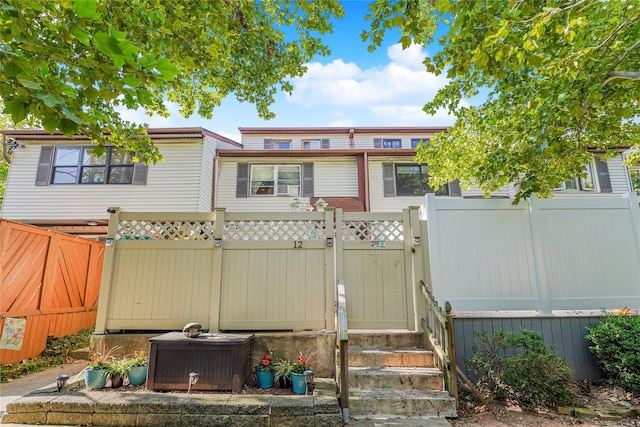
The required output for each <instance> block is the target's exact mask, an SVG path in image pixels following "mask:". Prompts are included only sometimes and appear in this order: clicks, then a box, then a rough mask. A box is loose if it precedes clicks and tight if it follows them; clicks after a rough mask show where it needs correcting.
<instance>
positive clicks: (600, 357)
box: [586, 314, 640, 393]
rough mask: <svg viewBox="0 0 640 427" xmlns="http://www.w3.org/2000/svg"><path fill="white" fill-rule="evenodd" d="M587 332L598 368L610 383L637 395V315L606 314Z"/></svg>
mask: <svg viewBox="0 0 640 427" xmlns="http://www.w3.org/2000/svg"><path fill="white" fill-rule="evenodd" d="M587 330H588V331H589V333H588V334H587V336H586V339H587V340H589V341H591V342H592V343H593V345H592V346H591V347H589V349H590V350H591V352H592V353H593V355H594V356H595V358H596V362H597V363H598V366H600V368H602V370H603V371H604V372H605V373H606V374H607V376H608V377H609V378H610V379H611V380H612V381H613V382H614V383H616V384H618V385H620V386H622V387H624V388H626V389H627V390H629V391H632V392H634V393H638V392H640V315H625V314H621V315H614V314H608V315H606V316H604V317H603V318H602V320H601V321H600V322H599V323H597V324H595V325H591V326H588V327H587Z"/></svg>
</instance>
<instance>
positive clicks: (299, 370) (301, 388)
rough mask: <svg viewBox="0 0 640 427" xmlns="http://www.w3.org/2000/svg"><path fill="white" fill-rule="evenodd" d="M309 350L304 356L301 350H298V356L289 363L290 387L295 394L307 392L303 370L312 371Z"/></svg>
mask: <svg viewBox="0 0 640 427" xmlns="http://www.w3.org/2000/svg"><path fill="white" fill-rule="evenodd" d="M310 360H311V352H309V353H308V354H307V355H306V356H304V355H303V354H302V352H301V351H299V352H298V358H297V359H296V361H295V362H293V363H292V364H291V374H290V375H291V387H292V388H293V392H294V393H295V394H306V393H307V381H306V378H305V375H304V373H305V371H312V369H311V365H310Z"/></svg>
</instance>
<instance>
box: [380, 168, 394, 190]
mask: <svg viewBox="0 0 640 427" xmlns="http://www.w3.org/2000/svg"><path fill="white" fill-rule="evenodd" d="M382 186H383V189H384V197H395V196H396V180H395V177H394V176H393V163H383V164H382Z"/></svg>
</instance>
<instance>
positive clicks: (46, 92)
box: [0, 0, 343, 163]
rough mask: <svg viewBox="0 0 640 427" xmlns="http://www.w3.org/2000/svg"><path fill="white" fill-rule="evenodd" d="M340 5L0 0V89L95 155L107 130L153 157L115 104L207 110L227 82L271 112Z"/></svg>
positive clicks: (16, 112)
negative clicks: (86, 143)
mask: <svg viewBox="0 0 640 427" xmlns="http://www.w3.org/2000/svg"><path fill="white" fill-rule="evenodd" d="M342 15H343V11H342V6H341V5H340V3H339V1H337V0H261V1H254V0H211V1H198V0H187V1H185V0H136V1H125V0H60V1H42V0H3V1H2V2H0V37H1V42H0V64H2V67H0V97H1V98H2V99H3V100H4V102H5V109H4V112H5V113H7V114H10V115H11V117H12V119H13V121H14V122H15V123H18V122H21V121H22V120H23V119H25V118H27V117H35V118H37V119H40V120H41V122H42V126H43V127H44V128H45V129H46V130H47V131H49V132H54V131H56V130H60V131H61V132H62V133H64V134H65V135H68V136H71V135H73V134H76V133H80V134H84V135H86V136H88V137H89V138H91V139H92V140H93V141H94V142H95V143H97V144H98V149H97V150H96V151H97V152H96V154H98V155H99V154H101V151H102V149H103V147H104V144H105V143H107V142H109V143H112V144H115V145H116V146H119V147H121V148H123V149H126V150H129V151H134V152H136V153H137V160H141V161H143V162H145V163H150V162H156V161H158V160H161V158H162V156H161V155H160V153H159V151H158V149H157V148H156V147H155V146H154V145H153V144H152V143H151V140H150V139H149V137H148V136H146V135H145V131H144V128H143V127H142V126H139V125H135V124H133V123H129V122H126V121H123V120H122V119H121V118H120V117H119V114H118V112H117V108H121V107H126V108H129V109H138V108H144V109H145V110H146V111H147V112H148V113H150V114H159V115H162V116H167V115H168V112H167V109H166V107H165V105H164V102H165V100H166V99H169V100H170V101H175V102H177V103H179V105H180V106H181V113H182V114H183V115H185V116H187V117H188V116H190V115H191V114H192V113H194V112H195V111H196V110H197V112H198V114H200V115H201V116H203V117H206V118H211V117H212V114H213V110H214V108H215V107H216V106H219V105H220V103H221V101H222V99H223V98H225V97H226V96H227V95H229V94H234V95H235V97H236V98H237V99H238V100H239V101H247V102H251V103H253V104H254V105H255V106H256V109H257V111H258V114H259V115H260V116H261V117H263V118H270V117H272V116H273V115H274V114H273V113H272V112H271V111H270V110H269V106H270V105H271V104H272V103H273V101H274V95H275V94H276V93H277V92H278V91H279V90H284V91H287V92H290V91H291V89H292V86H291V84H290V83H289V79H290V78H291V77H296V76H301V75H302V74H303V73H304V72H305V71H306V69H305V66H304V64H305V63H307V62H308V61H309V60H310V59H311V58H312V57H313V56H314V55H316V54H321V55H327V54H328V53H329V50H328V48H327V47H326V46H325V45H323V44H322V42H321V40H320V35H322V34H325V33H327V32H330V31H331V30H332V27H331V24H330V22H329V19H330V18H331V17H332V16H337V17H342ZM285 29H288V32H287V34H291V31H294V32H295V37H293V38H290V39H288V38H287V37H285V32H284V30H285ZM105 132H108V133H105Z"/></svg>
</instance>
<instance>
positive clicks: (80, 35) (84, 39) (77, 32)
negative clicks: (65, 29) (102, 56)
mask: <svg viewBox="0 0 640 427" xmlns="http://www.w3.org/2000/svg"><path fill="white" fill-rule="evenodd" d="M73 35H74V36H76V38H77V39H78V40H80V42H81V43H82V44H83V45H85V46H89V45H90V44H91V39H90V37H89V34H87V33H86V32H84V31H82V30H81V29H80V28H77V27H76V28H75V29H74V30H73Z"/></svg>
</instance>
